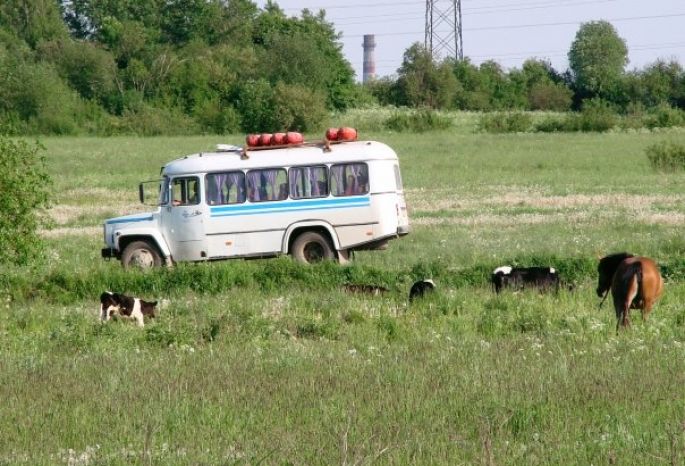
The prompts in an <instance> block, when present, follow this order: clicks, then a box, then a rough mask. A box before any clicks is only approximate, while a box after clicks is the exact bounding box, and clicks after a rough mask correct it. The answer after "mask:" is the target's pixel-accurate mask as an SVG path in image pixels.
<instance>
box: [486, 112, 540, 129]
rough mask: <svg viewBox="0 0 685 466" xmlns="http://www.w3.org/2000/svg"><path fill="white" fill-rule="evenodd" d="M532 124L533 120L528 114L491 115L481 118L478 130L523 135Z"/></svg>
mask: <svg viewBox="0 0 685 466" xmlns="http://www.w3.org/2000/svg"><path fill="white" fill-rule="evenodd" d="M532 123H533V118H532V117H531V116H530V115H528V114H526V113H521V112H514V113H489V114H485V115H483V116H482V117H481V119H480V121H479V122H478V128H479V129H480V130H481V131H485V132H487V133H523V132H526V131H529V130H530V129H531V125H532Z"/></svg>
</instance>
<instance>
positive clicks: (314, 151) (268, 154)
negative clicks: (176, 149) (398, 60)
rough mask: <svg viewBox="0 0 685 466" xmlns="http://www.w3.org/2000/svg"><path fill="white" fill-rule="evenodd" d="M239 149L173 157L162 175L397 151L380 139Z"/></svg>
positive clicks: (381, 156) (388, 155) (390, 156)
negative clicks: (328, 144)
mask: <svg viewBox="0 0 685 466" xmlns="http://www.w3.org/2000/svg"><path fill="white" fill-rule="evenodd" d="M241 155H242V153H241V152H240V151H224V152H202V153H198V154H191V155H187V156H185V157H182V158H180V159H176V160H172V161H171V162H169V163H167V164H166V165H165V166H164V167H162V174H164V175H171V176H174V175H183V174H191V173H211V172H218V171H226V170H244V169H250V168H263V167H280V166H284V167H290V166H297V165H311V164H323V163H345V162H357V161H364V160H397V154H396V153H395V151H393V150H392V149H391V148H390V147H388V146H387V145H385V144H383V143H382V142H376V141H354V142H343V143H338V144H331V145H330V151H327V150H326V149H325V146H324V144H323V143H322V144H305V145H300V146H294V147H283V148H274V149H261V150H248V151H247V156H248V158H242V157H241Z"/></svg>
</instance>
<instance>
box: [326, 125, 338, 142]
mask: <svg viewBox="0 0 685 466" xmlns="http://www.w3.org/2000/svg"><path fill="white" fill-rule="evenodd" d="M326 140H327V141H337V140H338V128H328V129H327V130H326Z"/></svg>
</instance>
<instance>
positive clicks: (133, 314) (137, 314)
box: [131, 298, 145, 327]
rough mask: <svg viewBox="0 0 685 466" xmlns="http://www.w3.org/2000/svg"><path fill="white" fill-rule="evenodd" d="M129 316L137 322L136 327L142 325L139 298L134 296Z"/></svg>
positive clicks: (143, 324)
mask: <svg viewBox="0 0 685 466" xmlns="http://www.w3.org/2000/svg"><path fill="white" fill-rule="evenodd" d="M131 317H133V318H134V319H135V320H136V322H137V323H138V327H144V326H145V321H144V319H143V310H142V309H141V306H140V299H138V298H136V300H135V302H134V304H133V310H132V311H131Z"/></svg>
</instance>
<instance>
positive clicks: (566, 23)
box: [343, 13, 685, 37]
mask: <svg viewBox="0 0 685 466" xmlns="http://www.w3.org/2000/svg"><path fill="white" fill-rule="evenodd" d="M683 16H685V13H673V14H667V15H649V16H628V17H624V18H610V19H605V21H609V22H612V21H613V22H620V21H637V20H643V19H663V18H679V17H683ZM585 22H587V21H585V20H580V21H559V22H554V23H534V24H513V25H507V26H483V27H478V28H465V29H464V31H466V32H472V31H493V30H503V29H525V28H532V27H548V26H572V25H576V24H580V23H585ZM422 33H423V31H411V32H409V31H406V32H381V33H378V34H376V36H407V35H417V34H422ZM343 35H344V34H343ZM345 37H362V34H352V35H346V36H345Z"/></svg>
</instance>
